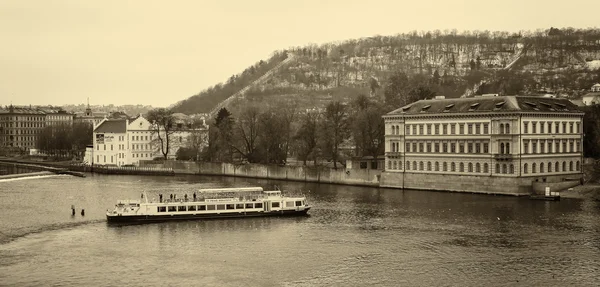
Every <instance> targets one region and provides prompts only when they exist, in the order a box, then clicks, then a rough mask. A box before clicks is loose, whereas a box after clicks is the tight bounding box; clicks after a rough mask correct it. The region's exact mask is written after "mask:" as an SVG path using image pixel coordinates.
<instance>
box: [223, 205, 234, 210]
mask: <svg viewBox="0 0 600 287" xmlns="http://www.w3.org/2000/svg"><path fill="white" fill-rule="evenodd" d="M225 207H226V208H227V209H235V204H226V205H225Z"/></svg>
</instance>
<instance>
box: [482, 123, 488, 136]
mask: <svg viewBox="0 0 600 287" xmlns="http://www.w3.org/2000/svg"><path fill="white" fill-rule="evenodd" d="M488 131H489V127H488V124H483V134H484V135H487V134H488Z"/></svg>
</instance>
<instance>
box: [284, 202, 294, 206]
mask: <svg viewBox="0 0 600 287" xmlns="http://www.w3.org/2000/svg"><path fill="white" fill-rule="evenodd" d="M285 207H294V202H293V201H286V202H285Z"/></svg>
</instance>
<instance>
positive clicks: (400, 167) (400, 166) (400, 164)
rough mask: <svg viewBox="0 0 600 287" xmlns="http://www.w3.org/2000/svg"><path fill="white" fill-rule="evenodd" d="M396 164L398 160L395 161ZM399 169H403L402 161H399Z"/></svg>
mask: <svg viewBox="0 0 600 287" xmlns="http://www.w3.org/2000/svg"><path fill="white" fill-rule="evenodd" d="M375 163H377V162H375ZM394 165H396V162H395V161H394ZM398 169H402V161H399V162H398Z"/></svg>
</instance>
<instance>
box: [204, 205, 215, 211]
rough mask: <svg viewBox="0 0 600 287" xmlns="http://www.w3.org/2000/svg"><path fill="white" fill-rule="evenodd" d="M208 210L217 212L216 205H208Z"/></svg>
mask: <svg viewBox="0 0 600 287" xmlns="http://www.w3.org/2000/svg"><path fill="white" fill-rule="evenodd" d="M206 209H207V210H215V209H216V205H214V204H209V205H207V206H206Z"/></svg>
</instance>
